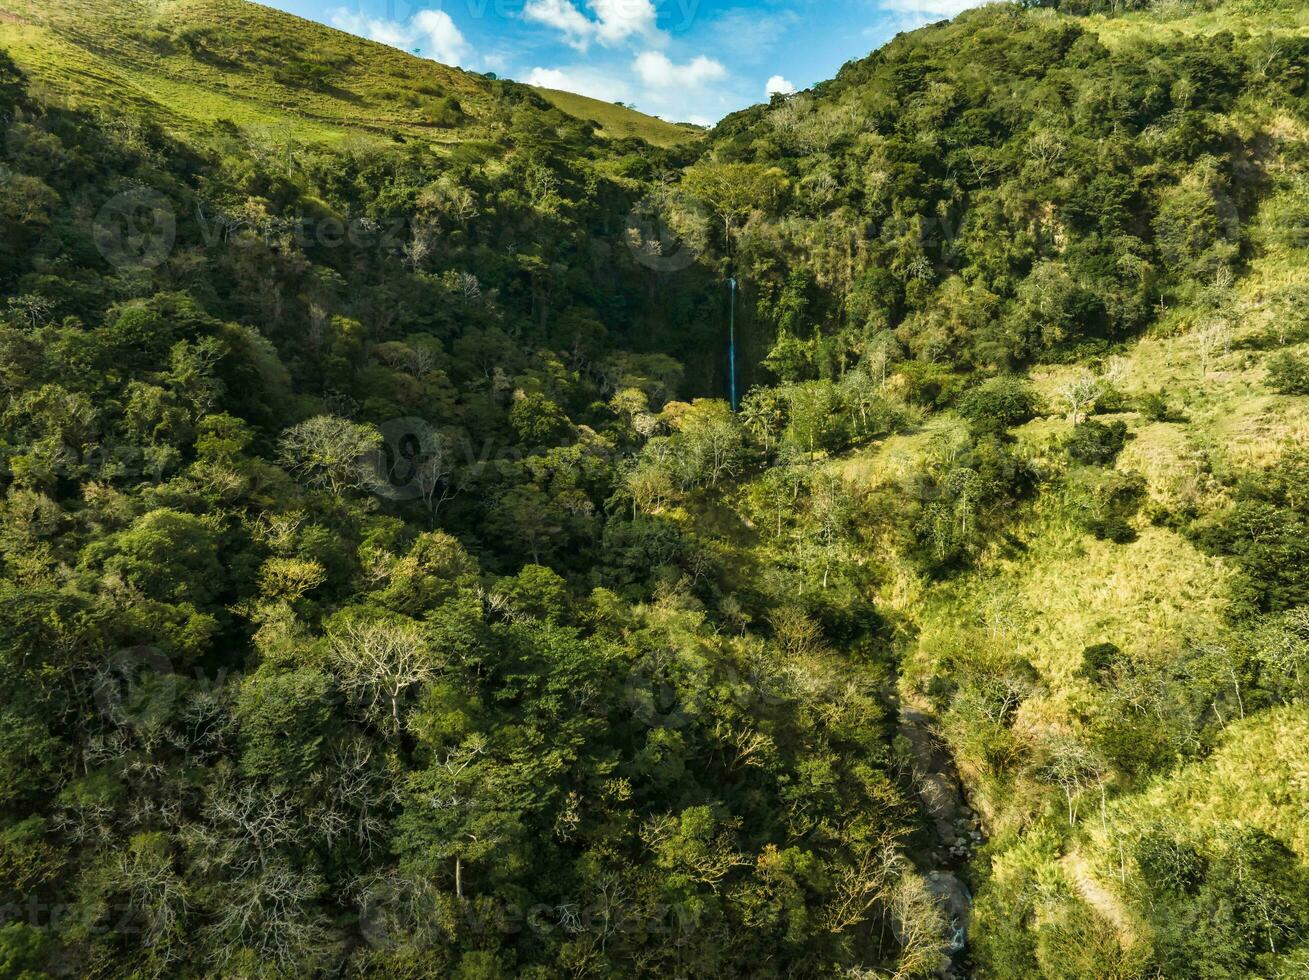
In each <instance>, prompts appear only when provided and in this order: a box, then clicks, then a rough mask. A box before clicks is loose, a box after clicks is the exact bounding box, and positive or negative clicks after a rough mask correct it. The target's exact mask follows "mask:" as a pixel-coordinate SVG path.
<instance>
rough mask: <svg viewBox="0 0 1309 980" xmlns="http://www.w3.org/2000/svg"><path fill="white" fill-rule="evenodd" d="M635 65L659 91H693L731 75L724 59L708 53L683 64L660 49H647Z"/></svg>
mask: <svg viewBox="0 0 1309 980" xmlns="http://www.w3.org/2000/svg"><path fill="white" fill-rule="evenodd" d="M633 67H635V68H636V74H637V76H638V77H639V78H640V79H641V81H642V82H644V83H645V85H646V86H647V87H648V88H651V89H654V90H656V91H669V90H673V89H681V90H683V91H690V90H695V89H699V88H703V87H704V86H705V85H707V84H709V83H710V82H718V81H722V80H723V79H724V78H726V77H727V69H726V68H724V67H723V66H722V63H721V62H717V61H714V60H713V59H712V58H706V57H705V56H704V55H700V56H699V57H697V58H693V59H692V60H691V61H688V62H685V63H684V64H680V65H679V64H676V63H675V62H673V61H672V60H670V59H669V57H668V56H667V55H666V54H664V53H662V52H660V51H646V52H645V53H643V54H641V55H638V56H637V59H636V63H635V65H634V66H633Z"/></svg>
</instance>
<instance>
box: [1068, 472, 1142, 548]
mask: <svg viewBox="0 0 1309 980" xmlns="http://www.w3.org/2000/svg"><path fill="white" fill-rule="evenodd" d="M1084 472H1086V473H1088V474H1094V475H1092V476H1090V478H1089V479H1086V480H1085V481H1084V482H1081V483H1080V485H1075V487H1074V506H1075V507H1076V509H1077V516H1078V520H1079V523H1080V524H1081V525H1082V527H1083V528H1085V529H1086V530H1087V531H1089V532H1090V533H1092V534H1094V535H1095V536H1096V537H1097V538H1099V539H1100V540H1101V541H1113V542H1116V543H1117V544H1127V543H1129V542H1131V541H1135V540H1136V529H1135V528H1133V527H1132V524H1131V521H1132V518H1134V517H1135V516H1136V514H1137V512H1138V511H1139V510H1140V509H1141V504H1142V503H1143V502H1144V500H1145V487H1146V483H1145V477H1143V476H1141V475H1140V474H1139V473H1119V472H1118V471H1116V470H1112V471H1110V472H1107V473H1105V472H1103V471H1097V470H1088V471H1084Z"/></svg>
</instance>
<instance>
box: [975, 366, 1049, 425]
mask: <svg viewBox="0 0 1309 980" xmlns="http://www.w3.org/2000/svg"><path fill="white" fill-rule="evenodd" d="M1038 408H1039V399H1038V398H1037V394H1036V391H1035V389H1033V388H1032V386H1031V384H1029V383H1028V382H1027V381H1026V380H1025V379H1023V378H1017V377H1014V376H1012V375H1002V376H1000V377H998V378H991V379H990V380H989V381H985V382H983V383H982V384H981V385H979V386H978V387H976V388H974V389H973V390H972V391H970V392H969V393H968V394H967V395H965V396H964V397H963V398H962V399H961V400H960V402H959V414H960V415H962V416H963V417H964V418H966V419H967V420H968V421H969V423H970V424H971V425H972V427H973V429H974V430H975V431H977V432H981V433H1001V432H1004V431H1005V430H1007V429H1011V428H1013V427H1014V426H1016V425H1022V424H1023V423H1024V422H1030V421H1031V420H1032V419H1033V418H1035V417H1036V414H1037V411H1038Z"/></svg>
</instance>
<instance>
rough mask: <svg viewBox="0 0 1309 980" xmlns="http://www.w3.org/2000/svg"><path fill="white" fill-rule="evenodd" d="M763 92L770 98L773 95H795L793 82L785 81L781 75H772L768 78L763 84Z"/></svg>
mask: <svg viewBox="0 0 1309 980" xmlns="http://www.w3.org/2000/svg"><path fill="white" fill-rule="evenodd" d="M764 94H765V95H767V96H768V97H769V98H770V99H771V98H772V97H773V96H774V95H795V84H794V83H793V82H789V81H787V80H786V79H785V78H783V77H782V76H781V75H774V76H773V77H772V78H770V79H768V84H766V85H765V86H764Z"/></svg>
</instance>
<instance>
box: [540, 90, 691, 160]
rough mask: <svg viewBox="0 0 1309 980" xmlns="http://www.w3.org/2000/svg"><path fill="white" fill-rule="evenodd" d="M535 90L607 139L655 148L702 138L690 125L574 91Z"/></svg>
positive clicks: (677, 144)
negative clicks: (592, 125) (628, 140)
mask: <svg viewBox="0 0 1309 980" xmlns="http://www.w3.org/2000/svg"><path fill="white" fill-rule="evenodd" d="M536 91H537V92H539V93H540V94H541V97H542V98H544V99H545V100H546V101H547V102H549V103H550V104H551V105H553V106H554V107H555V108H556V109H559V110H561V111H563V112H566V113H568V114H569V115H570V116H573V117H575V118H577V119H585V120H588V121H591V122H594V123H596V124H597V128H598V131H599V132H600V135H602V136H605V137H608V138H610V139H624V138H628V137H635V138H637V139H642V140H645V141H646V142H647V143H652V144H653V145H655V146H680V145H683V144H686V143H690V142H693V141H694V140H696V139H699V138H700V137H701V136H703V135H704V130H702V129H700V127H698V126H692V125H691V124H690V123H668V122H665V121H664V120H662V119H659V118H658V117H656V116H647V115H645V114H644V113H641V112H636V111H634V110H632V109H626V108H624V107H623V106H620V105H616V104H614V103H612V102H602V101H600V100H599V99H592V98H588V97H587V96H585V95H578V94H576V93H575V92H561V91H559V90H558V89H552V88H537V89H536Z"/></svg>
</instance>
